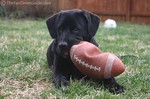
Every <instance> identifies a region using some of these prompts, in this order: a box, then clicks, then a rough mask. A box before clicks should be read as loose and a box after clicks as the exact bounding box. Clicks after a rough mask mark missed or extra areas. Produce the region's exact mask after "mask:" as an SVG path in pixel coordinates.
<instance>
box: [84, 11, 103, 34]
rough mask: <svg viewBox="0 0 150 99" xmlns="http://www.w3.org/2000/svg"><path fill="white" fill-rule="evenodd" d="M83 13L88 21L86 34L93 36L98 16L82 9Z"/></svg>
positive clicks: (96, 28) (97, 25)
mask: <svg viewBox="0 0 150 99" xmlns="http://www.w3.org/2000/svg"><path fill="white" fill-rule="evenodd" d="M83 13H84V16H85V17H86V19H87V22H88V34H89V36H90V37H93V36H94V35H95V34H96V32H97V30H98V27H99V23H100V18H99V17H98V16H97V15H95V14H92V13H90V12H88V11H86V10H83Z"/></svg>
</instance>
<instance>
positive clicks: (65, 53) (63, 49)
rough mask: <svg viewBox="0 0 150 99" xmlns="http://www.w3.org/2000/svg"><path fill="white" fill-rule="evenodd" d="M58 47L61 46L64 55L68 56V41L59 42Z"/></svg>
mask: <svg viewBox="0 0 150 99" xmlns="http://www.w3.org/2000/svg"><path fill="white" fill-rule="evenodd" d="M58 48H59V52H60V54H61V55H62V56H67V55H68V54H69V52H68V50H69V49H68V43H67V42H59V44H58Z"/></svg>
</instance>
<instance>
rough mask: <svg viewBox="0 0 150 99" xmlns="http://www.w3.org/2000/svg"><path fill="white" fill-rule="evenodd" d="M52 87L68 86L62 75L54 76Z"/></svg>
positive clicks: (67, 81)
mask: <svg viewBox="0 0 150 99" xmlns="http://www.w3.org/2000/svg"><path fill="white" fill-rule="evenodd" d="M53 80H54V85H55V86H56V87H57V88H59V87H61V86H69V80H67V78H66V77H65V76H63V75H56V76H55V77H54V78H53Z"/></svg>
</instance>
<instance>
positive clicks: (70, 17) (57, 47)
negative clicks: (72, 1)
mask: <svg viewBox="0 0 150 99" xmlns="http://www.w3.org/2000/svg"><path fill="white" fill-rule="evenodd" d="M99 23H100V19H99V17H98V16H96V15H94V14H92V13H90V12H87V11H85V10H78V9H74V10H64V11H61V12H59V13H57V14H55V15H53V16H52V17H50V18H49V19H48V20H47V22H46V24H47V27H48V30H49V32H50V35H51V37H52V38H53V39H54V40H53V42H52V44H51V45H50V46H49V48H48V51H47V61H48V65H49V67H50V68H51V69H52V71H53V81H54V84H55V86H56V87H60V86H61V85H65V86H68V85H69V80H70V77H71V78H78V79H81V78H83V77H85V75H84V74H82V73H81V72H80V71H78V70H77V69H76V67H75V66H74V64H73V63H72V61H71V59H70V56H69V50H70V48H71V46H72V45H74V44H78V43H79V42H80V41H88V42H90V43H92V44H95V45H96V46H98V44H97V43H96V41H95V39H94V38H93V37H94V35H95V34H96V31H97V29H98V27H99ZM99 81H100V82H102V83H103V84H104V86H106V87H107V88H108V89H109V90H110V91H111V92H113V93H121V92H123V91H124V90H123V87H122V86H120V85H119V84H117V83H116V81H115V79H114V78H111V79H102V80H99Z"/></svg>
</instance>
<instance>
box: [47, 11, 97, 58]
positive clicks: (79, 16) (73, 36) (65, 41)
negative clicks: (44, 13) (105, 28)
mask: <svg viewBox="0 0 150 99" xmlns="http://www.w3.org/2000/svg"><path fill="white" fill-rule="evenodd" d="M99 22H100V19H99V17H98V16H96V15H94V14H92V13H90V12H87V11H85V10H78V9H75V10H64V11H61V12H59V13H57V14H55V15H53V16H51V17H50V18H49V19H48V20H47V21H46V24H47V27H48V30H49V33H50V35H51V37H52V38H53V39H55V40H56V42H57V48H56V51H57V53H58V54H60V55H62V56H67V55H69V50H70V48H71V46H72V45H74V44H77V43H79V42H80V41H82V40H84V41H90V39H91V38H92V37H93V36H94V35H95V34H96V31H97V29H98V27H99Z"/></svg>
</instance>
